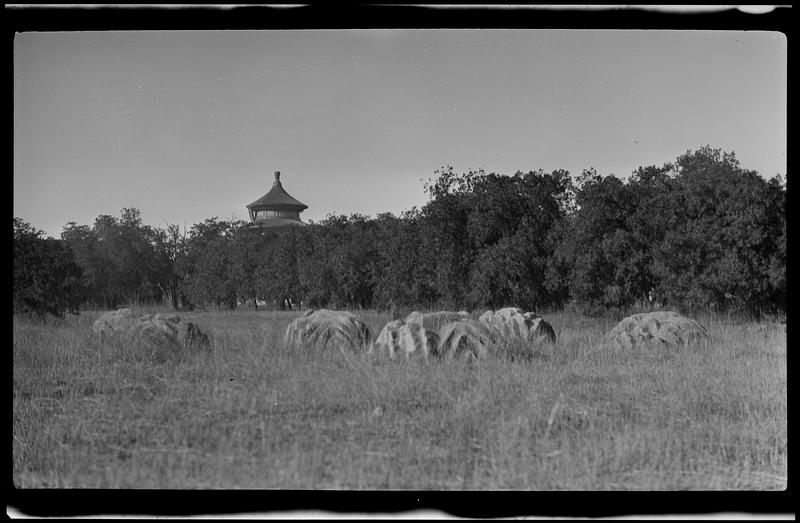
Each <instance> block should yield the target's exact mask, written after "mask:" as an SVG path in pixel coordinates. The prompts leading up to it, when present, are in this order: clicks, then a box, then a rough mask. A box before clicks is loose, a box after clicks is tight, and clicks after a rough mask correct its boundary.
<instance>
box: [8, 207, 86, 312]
mask: <svg viewBox="0 0 800 523" xmlns="http://www.w3.org/2000/svg"><path fill="white" fill-rule="evenodd" d="M43 234H44V233H43V232H42V231H39V230H37V229H35V228H34V227H32V226H31V225H30V224H28V223H26V222H24V221H23V220H21V219H20V218H14V313H31V314H34V315H36V316H38V317H39V318H41V319H43V320H44V319H45V318H46V316H47V314H52V315H54V316H57V317H59V318H63V317H64V314H65V313H66V312H69V313H71V314H78V307H79V305H80V303H81V301H82V300H83V291H84V289H83V286H82V285H81V280H82V274H81V270H80V268H79V267H78V265H77V264H76V263H75V259H74V256H73V254H72V251H70V249H69V247H67V246H66V245H65V244H64V242H62V241H60V240H56V239H53V238H43Z"/></svg>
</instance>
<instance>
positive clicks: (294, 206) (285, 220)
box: [247, 171, 308, 227]
mask: <svg viewBox="0 0 800 523" xmlns="http://www.w3.org/2000/svg"><path fill="white" fill-rule="evenodd" d="M307 208H308V205H306V204H304V203H302V202H299V201H297V200H295V199H294V198H293V197H292V196H290V195H289V193H287V192H286V191H285V190H284V189H283V185H281V172H280V171H275V181H274V182H272V189H270V190H269V192H268V193H267V194H265V195H264V196H262V197H261V198H259V199H258V200H256V201H254V202H253V203H251V204H250V205H248V206H247V210H248V212H249V213H250V223H251V224H252V225H253V226H254V227H281V226H284V225H301V226H306V225H308V224H307V223H303V222H302V221H300V213H301V212H302V211H303V210H305V209H307Z"/></svg>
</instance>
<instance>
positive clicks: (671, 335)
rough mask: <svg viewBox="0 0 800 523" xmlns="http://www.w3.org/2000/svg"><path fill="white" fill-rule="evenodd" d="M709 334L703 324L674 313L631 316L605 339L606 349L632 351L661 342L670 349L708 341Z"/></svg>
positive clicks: (650, 313) (647, 313) (648, 313)
mask: <svg viewBox="0 0 800 523" xmlns="http://www.w3.org/2000/svg"><path fill="white" fill-rule="evenodd" d="M709 337H710V335H709V333H708V330H706V328H705V327H703V326H702V325H701V324H700V323H698V322H697V321H695V320H692V319H690V318H686V317H684V316H681V315H680V314H678V313H677V312H673V311H656V312H646V313H640V314H634V315H632V316H628V317H627V318H625V319H624V320H622V321H621V322H619V323H618V324H617V325H616V327H614V328H613V329H611V330H610V331H609V332H608V334H606V335H605V337H604V338H603V345H604V346H611V347H617V348H619V347H622V348H626V349H630V348H632V347H634V346H636V345H641V344H645V343H649V342H653V341H655V342H660V343H662V344H666V345H667V346H673V347H674V346H677V345H678V344H679V343H682V344H683V346H684V348H685V347H686V346H687V345H688V344H689V341H691V340H693V339H697V338H709Z"/></svg>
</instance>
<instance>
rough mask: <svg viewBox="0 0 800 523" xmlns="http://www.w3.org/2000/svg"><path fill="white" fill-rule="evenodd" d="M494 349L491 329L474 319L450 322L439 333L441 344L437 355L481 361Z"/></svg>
mask: <svg viewBox="0 0 800 523" xmlns="http://www.w3.org/2000/svg"><path fill="white" fill-rule="evenodd" d="M493 347H494V340H493V339H492V333H491V331H490V330H489V328H488V327H487V326H486V325H485V324H483V323H481V322H480V321H476V320H473V319H462V320H459V321H453V322H450V323H448V324H446V325H444V326H443V327H442V329H441V330H440V331H439V344H438V345H437V347H436V354H437V355H438V356H440V357H442V358H445V359H450V360H452V359H462V358H464V359H467V360H468V361H475V360H481V359H483V358H485V357H487V356H488V355H489V354H490V353H491V352H492V349H493Z"/></svg>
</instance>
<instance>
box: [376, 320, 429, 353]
mask: <svg viewBox="0 0 800 523" xmlns="http://www.w3.org/2000/svg"><path fill="white" fill-rule="evenodd" d="M412 314H414V313H412ZM416 314H419V313H416ZM420 316H421V315H420ZM414 319H416V318H414ZM438 342H439V336H438V334H437V333H436V331H433V330H428V329H426V328H425V327H424V326H423V322H422V321H421V318H420V321H419V322H417V321H407V319H406V320H393V321H390V322H388V323H387V324H386V325H385V326H384V327H383V329H381V332H380V334H378V337H377V338H376V339H375V341H373V342H372V344H370V347H369V353H370V354H372V353H375V352H378V353H386V354H388V355H389V357H390V358H392V359H395V358H396V357H397V356H398V355H399V354H402V355H404V356H405V357H406V359H410V358H411V357H416V356H420V357H422V358H424V359H427V358H428V357H429V356H431V355H436V349H437V344H438Z"/></svg>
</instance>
